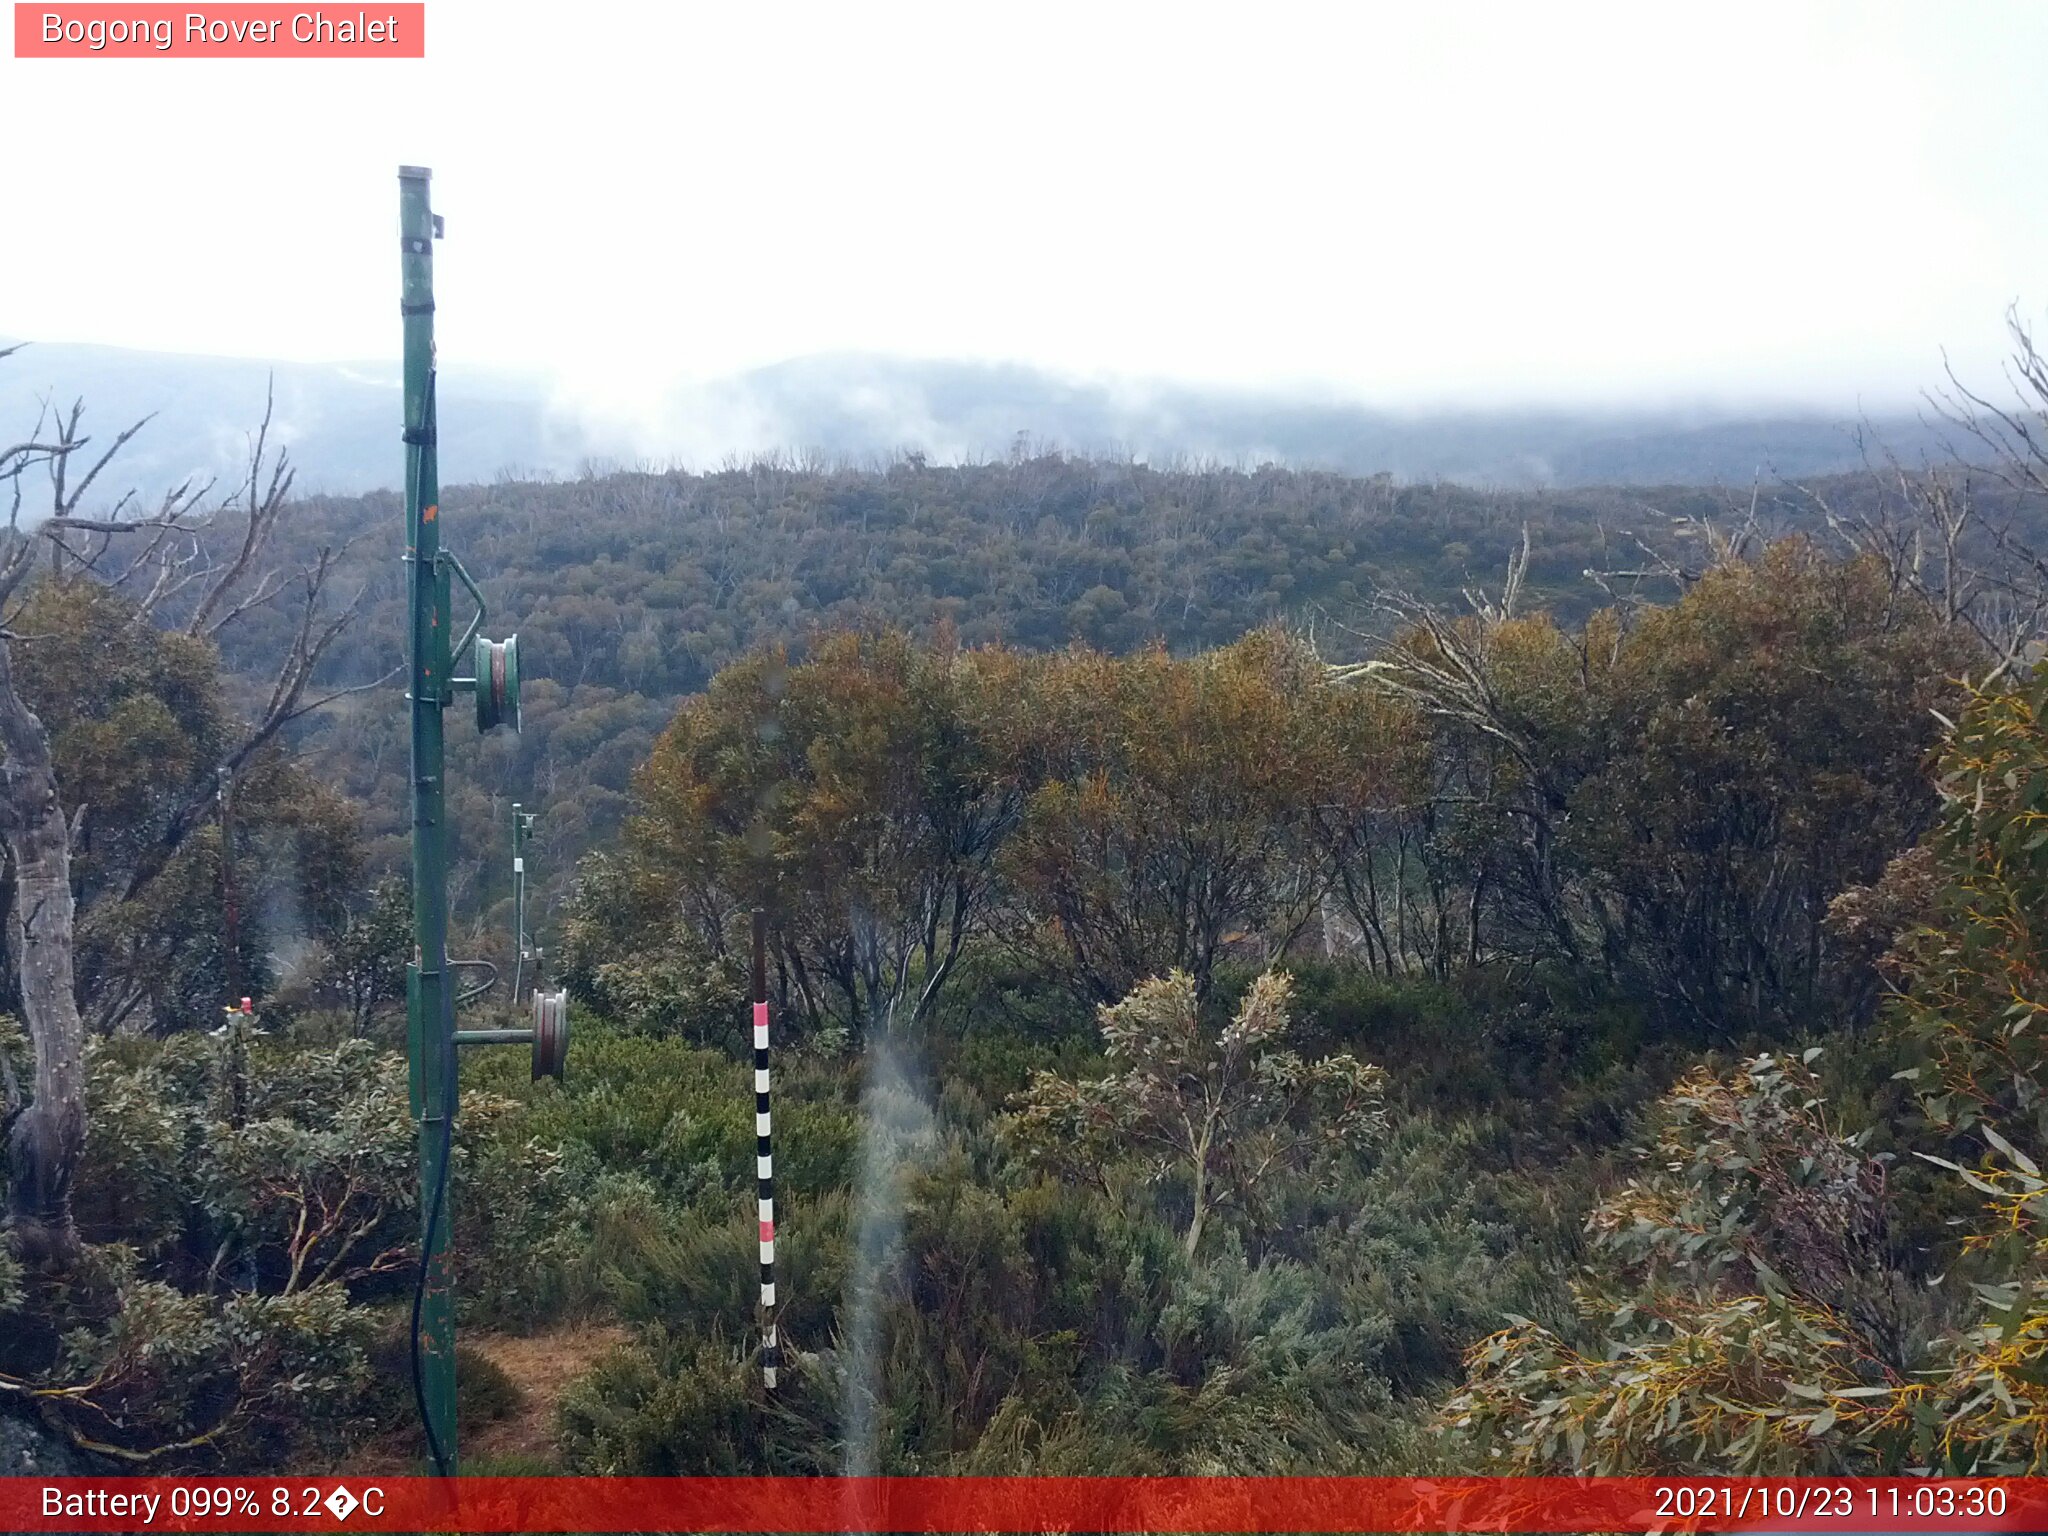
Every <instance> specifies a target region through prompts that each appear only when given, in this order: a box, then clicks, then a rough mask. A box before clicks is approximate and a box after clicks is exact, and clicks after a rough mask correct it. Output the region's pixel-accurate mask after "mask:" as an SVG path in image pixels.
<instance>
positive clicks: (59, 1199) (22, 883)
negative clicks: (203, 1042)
mask: <svg viewBox="0 0 2048 1536" xmlns="http://www.w3.org/2000/svg"><path fill="white" fill-rule="evenodd" d="M0 748H4V749H5V752H6V758H5V761H4V762H0V837H4V838H5V840H6V844H7V852H8V856H9V858H11V859H12V860H13V863H14V910H13V912H12V914H11V921H10V923H9V925H8V926H9V930H10V932H11V935H12V937H13V941H14V947H15V953H16V956H17V958H18V960H19V964H20V971H21V1004H22V1013H23V1015H24V1017H23V1020H22V1022H23V1023H24V1024H25V1025H26V1026H27V1028H28V1037H29V1043H30V1045H31V1046H32V1047H33V1048H34V1051H35V1061H36V1074H35V1098H34V1099H33V1101H32V1102H31V1103H30V1104H29V1105H28V1107H27V1108H26V1109H24V1110H22V1112H21V1113H20V1114H19V1115H18V1116H17V1117H16V1118H15V1121H14V1126H13V1129H12V1131H11V1132H10V1133H9V1136H8V1148H7V1153H8V1190H7V1227H8V1229H9V1231H10V1232H11V1234H12V1236H13V1241H14V1247H15V1251H16V1252H17V1253H18V1254H19V1255H20V1257H21V1258H22V1259H23V1260H25V1261H27V1262H30V1263H34V1264H54V1265H59V1266H63V1265H68V1264H70V1263H71V1262H72V1261H73V1260H74V1259H75V1258H76V1257H77V1254H78V1229H77V1227H76V1226H75V1224H74V1223H73V1221H72V1216H71V1182H72V1177H73V1175H74V1174H75V1173H76V1172H77V1170H78V1158H79V1153H80V1151H81V1150H82V1149H83V1147H84V1145H85V1030H84V1027H83V1026H82V1025H81V1024H80V1022H79V1017H78V996H77V992H76V990H75V989H74V987H73V983H72V974H71V941H72V935H71V918H72V903H71V828H70V826H69V824H68V823H67V822H66V821H65V818H64V810H63V807H62V805H61V804H60V803H59V801H58V798H57V777H56V772H55V770H54V769H53V768H52V766H51V763H50V742H49V736H48V733H47V732H45V731H44V729H43V723H42V721H40V720H38V719H37V718H36V716H35V712H34V711H33V710H31V709H30V708H29V707H28V706H27V705H26V704H24V703H23V702H22V700H21V697H20V695H19V694H17V693H16V692H15V689H14V671H13V665H12V656H11V655H10V650H9V643H8V642H7V641H5V640H0Z"/></svg>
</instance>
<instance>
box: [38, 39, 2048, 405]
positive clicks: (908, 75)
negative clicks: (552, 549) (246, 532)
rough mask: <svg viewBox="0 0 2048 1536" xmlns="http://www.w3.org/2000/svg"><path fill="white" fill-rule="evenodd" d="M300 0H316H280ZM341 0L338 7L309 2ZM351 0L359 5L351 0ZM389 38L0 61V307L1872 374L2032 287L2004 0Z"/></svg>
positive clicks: (1492, 378)
mask: <svg viewBox="0 0 2048 1536" xmlns="http://www.w3.org/2000/svg"><path fill="white" fill-rule="evenodd" d="M330 9H331V10H339V9H341V7H339V6H331V7H330ZM348 9H349V11H350V13H351V14H352V13H353V10H354V7H353V6H351V7H349V8H348ZM373 9H374V7H373ZM428 29H429V31H428V58H427V59H426V60H425V61H424V62H390V63H383V62H380V63H365V62H355V61H320V62H311V61H293V60H280V61H274V62H242V61H234V62H229V61H193V60H179V59H175V58H173V59H159V60H147V61H141V60H137V61H128V60H120V61H104V60H102V61H93V62H77V61H61V62H59V61H44V60H25V61H23V60H15V59H13V58H11V57H8V58H0V146H5V147H4V149H0V154H4V155H5V156H6V157H7V161H8V163H7V167H6V168H7V178H6V179H7V183H8V185H9V188H10V190H11V192H12V193H13V196H12V198H11V200H10V202H11V206H10V209H9V213H8V215H7V218H6V220H5V222H4V226H0V227H4V230H5V234H4V237H0V333H10V332H11V333H14V334H20V335H28V336H31V337H35V338H39V339H47V340H66V341H99V342H108V343H114V344H118V345H123V346H132V347H148V348H162V349H172V350H181V351H207V352H217V353H229V354H244V355H254V356H270V357H281V358H298V359H322V358H383V357H390V356H395V354H396V350H397V345H398V320H397V317H396V313H395V310H396V302H397V282H398V273H397V254H396V248H395V242H394V240H393V238H392V237H393V234H394V231H395V218H396V196H397V192H396V182H395V179H394V178H395V171H396V167H397V166H398V165H399V164H400V163H401V162H416V163H422V164H427V165H431V166H432V167H433V169H434V173H435V202H436V206H437V208H438V209H439V210H440V211H441V212H442V213H443V214H444V215H445V216H446V218H447V221H448V239H447V240H446V241H445V242H444V243H443V244H442V246H441V248H440V251H439V262H438V283H439V298H440V315H439V320H440V338H441V351H442V356H443V359H444V361H446V362H448V363H450V364H451V365H452V364H458V363H462V364H489V365H509V366H516V367H524V368H531V369H540V370H546V371H549V372H554V373H557V374H559V375H560V376H562V377H564V378H566V379H567V380H569V381H571V382H572V383H573V384H574V385H575V387H576V388H577V390H578V392H579V393H583V394H585V395H586V398H587V397H588V396H589V395H590V394H592V393H593V392H594V393H597V394H598V395H600V396H606V395H609V396H616V397H617V398H618V399H620V400H621V401H622V402H629V401H630V400H631V399H632V398H633V397H634V396H635V394H636V393H638V392H640V391H643V390H645V389H646V388H648V387H649V386H650V385H652V384H653V383H655V382H657V381H665V380H669V379H672V378H674V377H678V376H680V377H690V378H701V377H707V376H712V375H716V374H721V373H725V372H729V371H732V370H735V369H740V368H744V367H747V366H750V365H754V364H759V363H764V362H770V361H775V360H778V359H782V358H786V357H791V356H795V355H800V354H803V353H809V352H818V351H829V350H843V349H862V350H877V351H885V352H892V353H900V354H908V355H924V356H943V357H966V358H990V359H1011V360H1017V361H1022V362H1028V363H1035V364H1040V365H1044V366H1047V367H1051V368H1054V369H1058V370H1061V371H1065V372H1070V373H1076V374H1090V375H1104V374H1110V375H1132V376H1140V377H1164V378H1174V379H1185V380H1192V381H1205V382H1223V383H1233V384H1244V385H1263V384H1291V385H1310V386H1327V387H1329V388H1332V389H1334V390H1336V391H1338V392H1341V393H1343V394H1346V395H1351V396H1356V397H1359V398H1363V399H1369V400H1373V401H1379V402H1386V403H1402V402H1407V403H1414V404H1437V403H1443V402H1446V401H1459V402H1470V403H1484V402H1497V401H1516V402H1522V401H1534V402H1540V401H1546V400H1549V401H1558V402H1561V403H1564V402H1579V401H1586V400H1620V401H1632V400H1644V401H1646V400H1648V399H1650V398H1651V397H1655V398H1657V399H1668V398H1670V397H1673V396H1682V397H1693V398H1698V397H1711V398H1720V399H1727V400H1769V401H1773V402H1778V401H1785V400H1792V399H1803V400H1812V401H1815V402H1821V403H1827V404H1831V405H1842V404H1844V403H1850V404H1853V403H1856V402H1859V401H1860V402H1862V403H1863V404H1864V405H1866V406H1875V405H1881V404H1885V403H1890V402H1895V401H1897V400H1899V399H1901V398H1904V397H1907V396H1909V395H1910V394H1911V392H1912V391H1913V390H1914V389H1916V388H1917V387H1919V386H1921V385H1923V384H1926V383H1930V382H1932V381H1933V380H1934V378H1935V377H1936V375H1937V373H1938V370H1939V367H1940V352H1941V349H1942V348H1943V347H1944V346H1946V347H1948V348H1949V349H1950V351H1951V353H1952V354H1953V355H1954V356H1955V357H1956V358H1957V360H1958V363H1959V365H1960V366H1963V367H1966V368H1970V369H1973V370H1977V371H1982V370H1987V369H1992V368H1995V366H1996V360H1997V358H1998V357H1999V356H2000V355H2001V347H2000V340H2001V319H2002V315H2003V311H2004V309H2005V307H2006V305H2007V304H2008V303H2010V302H2012V301H2014V300H2018V301H2020V303H2021V304H2022V307H2023V309H2024V310H2025V311H2026V312H2027V313H2029V314H2032V315H2037V316H2043V317H2048V195H2044V188H2048V105H2044V102H2048V95H2044V93H2043V91H2042V81H2043V78H2044V63H2043V61H2044V60H2048V5H2041V4H2032V3H2029V4H1997V3H1988V0H1972V3H1969V4H1960V5H1935V4H1925V5H1913V6H1902V5H1884V4H1873V3H1869V0H1863V3H1857V4H1852V5H1841V6H1834V5H1825V6H1824V5H1799V4H1793V3H1786V0H1776V3H1771V4H1761V5H1754V6H1748V5H1739V4H1725V3H1717V4H1714V5H1711V6H1710V5H1704V4H1691V5H1684V6H1680V5H1676V4H1657V3H1651V4H1643V3H1633V4H1626V5H1613V6H1595V5H1578V4H1560V3H1558V0H1540V3H1522V4H1516V5H1501V6H1493V5H1460V4H1446V3H1441V0H1428V3H1424V0H1403V3H1400V4H1398V5H1394V4H1366V3H1353V4H1343V5H1338V4H1313V5H1310V4H1296V5H1289V4H1275V3H1272V0H1260V3H1256V4H1254V3H1249V0H1247V3H1243V4H1238V5H1233V6H1227V7H1225V6H1204V5H1192V4H1188V3H1179V4H1171V5H1150V4H1145V5H1141V4H1134V3H1124V4H1119V3H1114V0H1092V3H1084V4H1073V5H1069V4H1061V3H1047V0H1033V3H1031V4H1028V5H1024V4H1017V5H1011V4H997V3H986V0H951V3H946V4H936V5H929V6H921V5H897V4H886V5H885V4H878V3H862V0H838V3H833V4H820V5H779V4H752V3H748V4H738V3H722V4H718V5H715V6H713V5H703V4H695V3H682V4H648V3H640V4H622V3H600V0H557V3H553V4H547V5H537V4H526V3H519V0H429V4H428Z"/></svg>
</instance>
